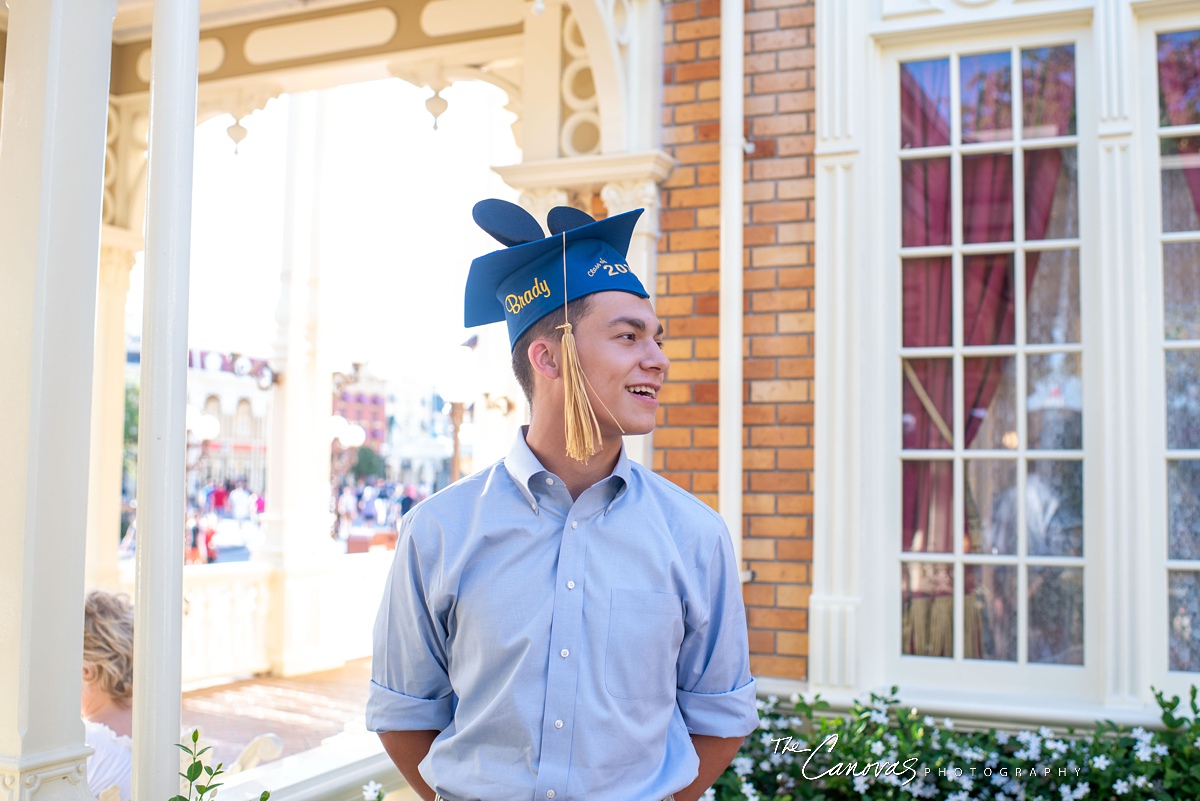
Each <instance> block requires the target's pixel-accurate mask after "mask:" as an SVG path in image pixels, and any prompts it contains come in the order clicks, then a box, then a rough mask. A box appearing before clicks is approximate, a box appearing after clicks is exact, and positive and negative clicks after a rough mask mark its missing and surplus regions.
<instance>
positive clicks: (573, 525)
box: [571, 520, 579, 528]
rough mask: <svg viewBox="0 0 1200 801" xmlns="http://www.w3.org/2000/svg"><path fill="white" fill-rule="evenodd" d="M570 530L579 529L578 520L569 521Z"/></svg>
mask: <svg viewBox="0 0 1200 801" xmlns="http://www.w3.org/2000/svg"><path fill="white" fill-rule="evenodd" d="M571 528H579V521H578V520H572V521H571Z"/></svg>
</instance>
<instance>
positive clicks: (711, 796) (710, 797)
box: [700, 787, 717, 801]
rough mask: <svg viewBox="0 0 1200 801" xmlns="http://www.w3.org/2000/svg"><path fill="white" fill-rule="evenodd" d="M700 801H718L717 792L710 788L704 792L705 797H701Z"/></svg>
mask: <svg viewBox="0 0 1200 801" xmlns="http://www.w3.org/2000/svg"><path fill="white" fill-rule="evenodd" d="M700 801H717V791H716V790H714V789H713V788H711V787H709V788H708V789H707V790H705V791H704V795H702V796H700Z"/></svg>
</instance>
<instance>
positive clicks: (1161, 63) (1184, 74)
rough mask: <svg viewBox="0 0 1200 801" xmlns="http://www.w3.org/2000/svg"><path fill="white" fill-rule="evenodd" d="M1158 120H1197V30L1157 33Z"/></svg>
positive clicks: (1199, 49)
mask: <svg viewBox="0 0 1200 801" xmlns="http://www.w3.org/2000/svg"><path fill="white" fill-rule="evenodd" d="M1158 121H1159V124H1160V125H1163V126H1169V125H1196V124H1198V123H1200V31H1180V32H1178V33H1160V34H1159V35H1158Z"/></svg>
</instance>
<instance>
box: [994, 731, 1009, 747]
mask: <svg viewBox="0 0 1200 801" xmlns="http://www.w3.org/2000/svg"><path fill="white" fill-rule="evenodd" d="M1011 739H1012V737H1011V736H1010V735H1009V733H1008V732H1006V731H998V732H996V742H998V743H1000V745H1008V741H1009V740H1011Z"/></svg>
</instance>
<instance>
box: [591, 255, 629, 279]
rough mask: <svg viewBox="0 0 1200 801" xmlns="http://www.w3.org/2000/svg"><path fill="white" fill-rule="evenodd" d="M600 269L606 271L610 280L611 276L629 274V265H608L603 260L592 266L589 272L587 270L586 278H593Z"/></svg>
mask: <svg viewBox="0 0 1200 801" xmlns="http://www.w3.org/2000/svg"><path fill="white" fill-rule="evenodd" d="M601 269H604V270H607V271H608V275H609V277H610V278H611V277H613V276H616V275H620V274H621V273H627V272H629V265H628V264H623V263H618V264H609V263H608V262H607V261H605V260H604V259H600V260H599V261H597V262H596V263H595V264H594V265H592V268H591V269H590V270H588V273H587V274H588V278H594V277H595V276H596V273H598V272H600V270H601Z"/></svg>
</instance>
